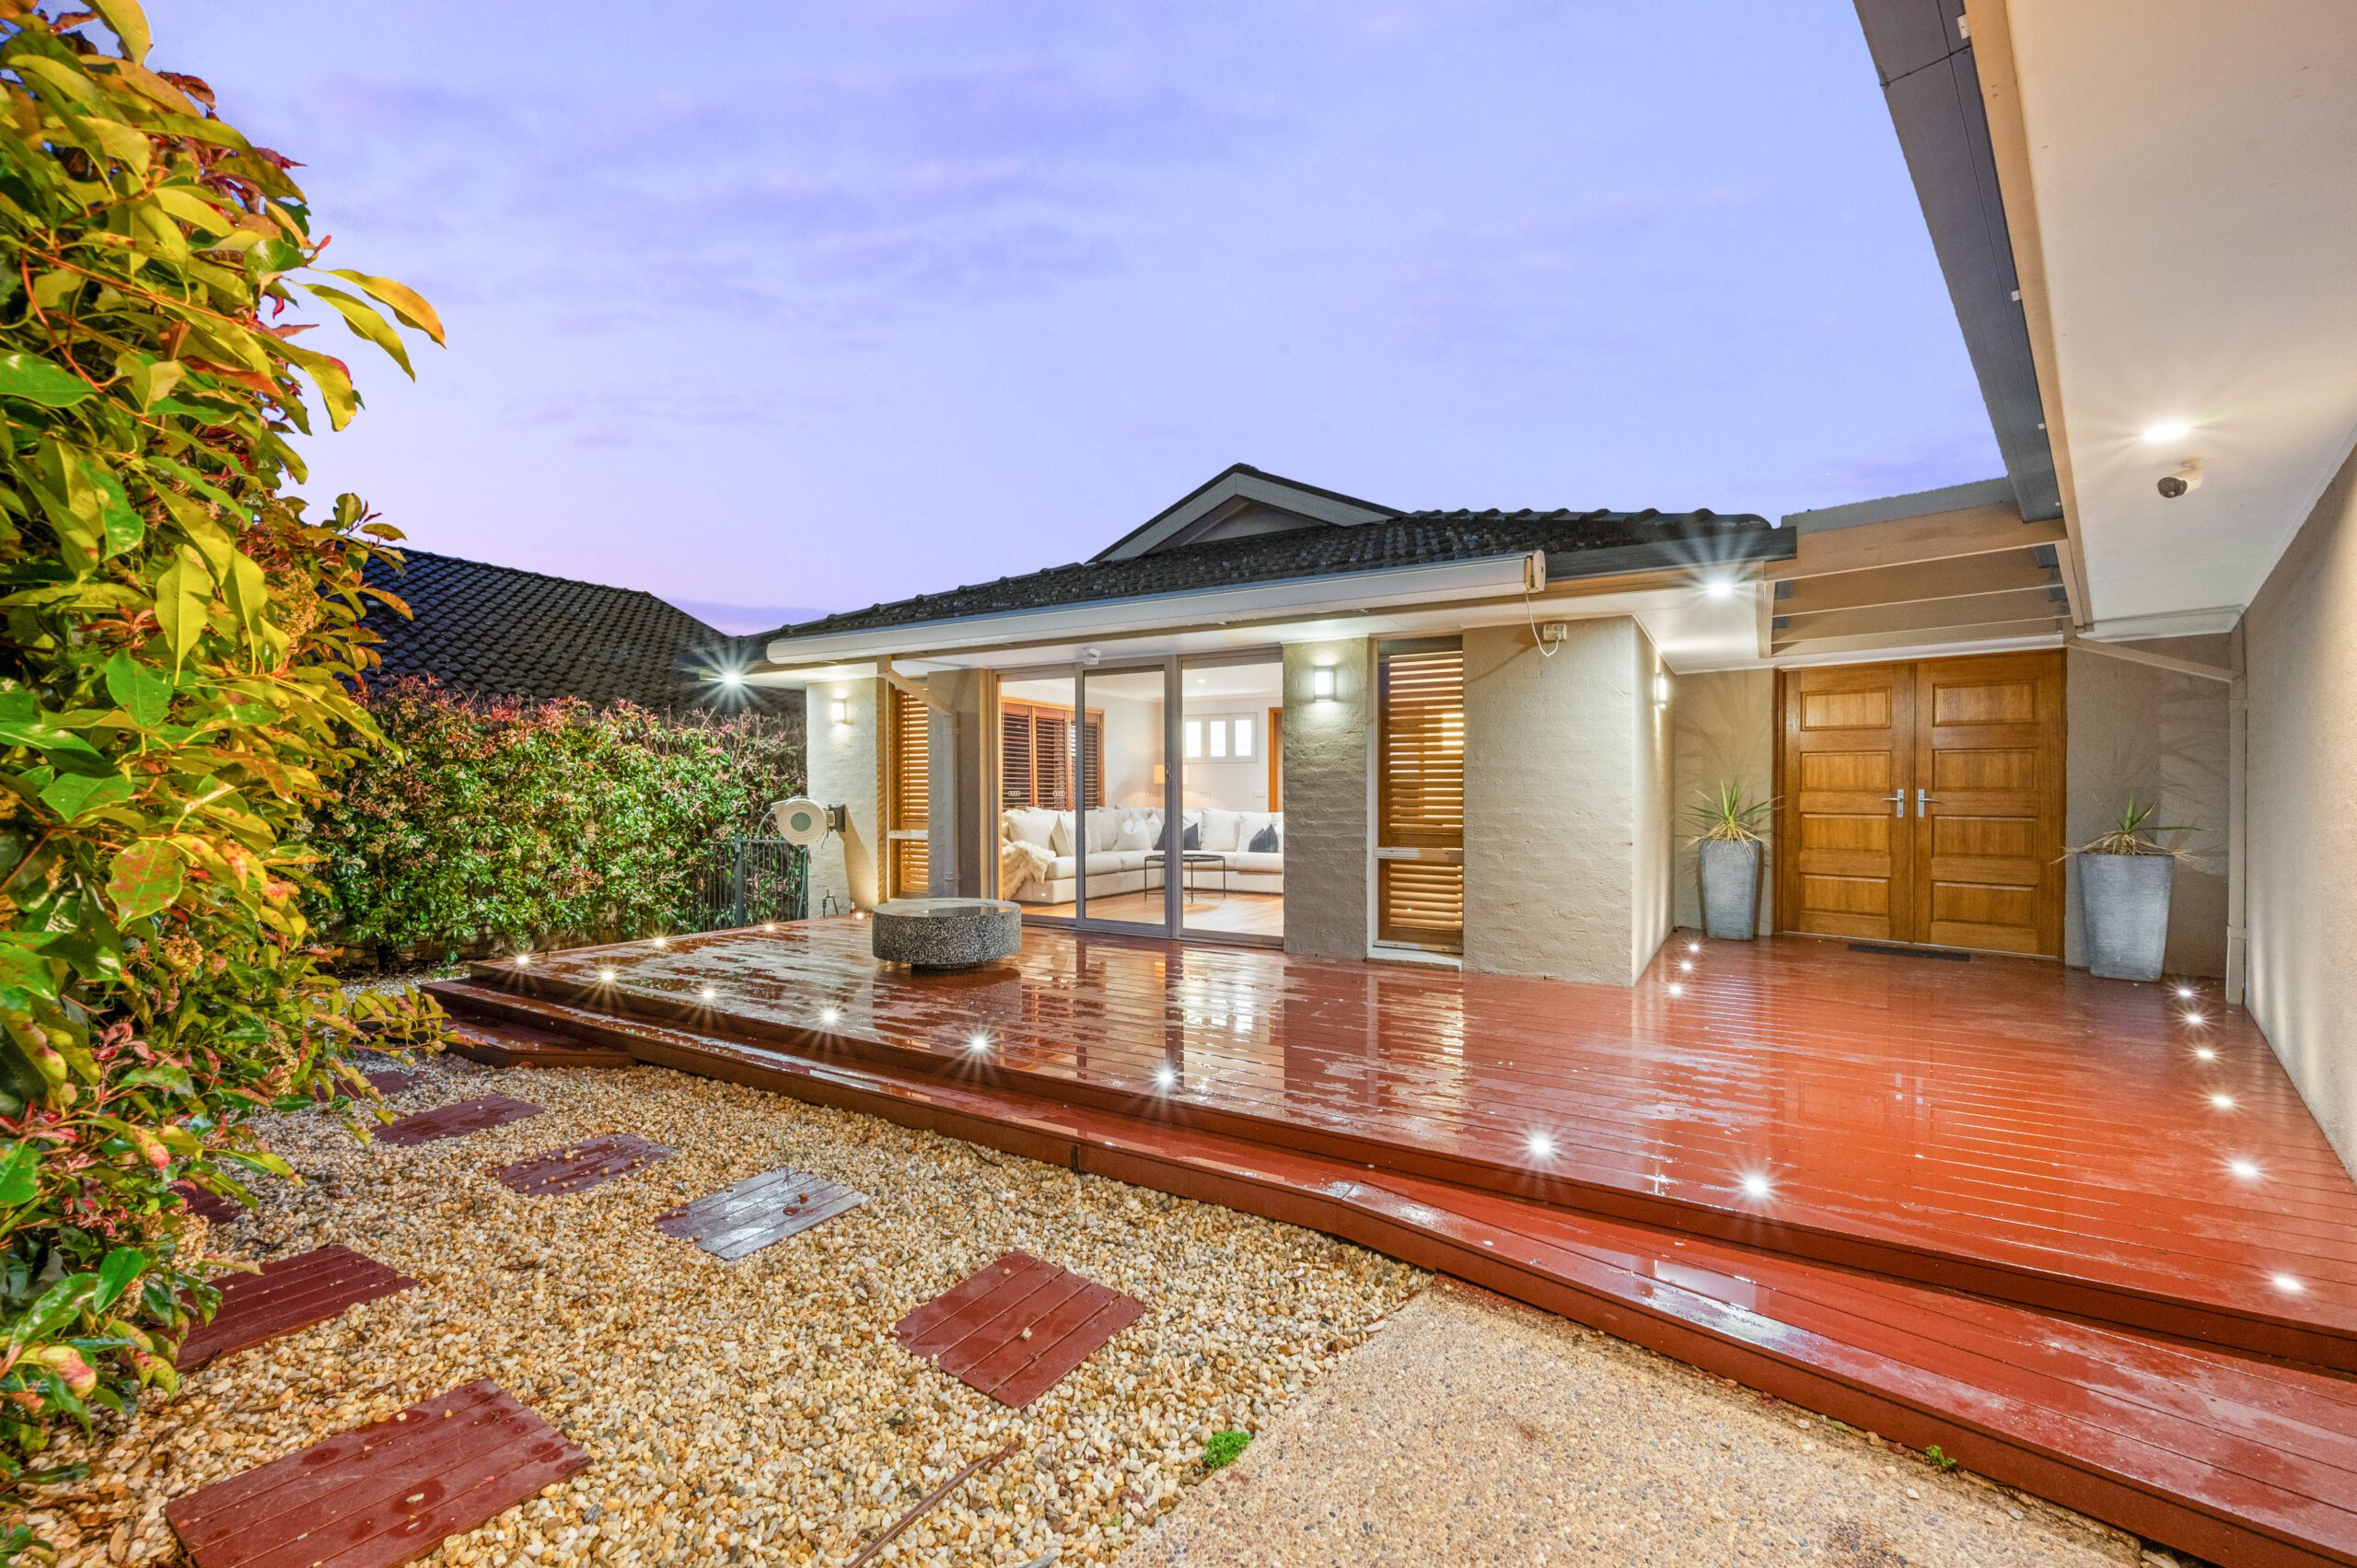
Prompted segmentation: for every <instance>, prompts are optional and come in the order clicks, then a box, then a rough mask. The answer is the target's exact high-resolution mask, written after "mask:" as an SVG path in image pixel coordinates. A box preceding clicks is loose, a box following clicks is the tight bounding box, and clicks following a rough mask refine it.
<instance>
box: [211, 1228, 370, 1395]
mask: <svg viewBox="0 0 2357 1568" xmlns="http://www.w3.org/2000/svg"><path fill="white" fill-rule="evenodd" d="M416 1283H417V1282H416V1281H415V1280H413V1279H411V1278H409V1277H408V1276H407V1275H405V1274H401V1273H396V1272H394V1271H393V1270H391V1269H389V1268H387V1267H386V1266H385V1265H384V1264H382V1263H379V1262H378V1261H377V1260H375V1259H374V1258H371V1257H368V1256H366V1254H364V1253H359V1252H354V1250H353V1249H350V1248H349V1247H322V1248H319V1249H317V1250H315V1251H310V1252H305V1253H301V1254H299V1255H297V1256H296V1257H293V1258H281V1259H278V1260H276V1261H274V1262H269V1263H264V1264H263V1265H262V1266H261V1272H260V1273H258V1274H233V1275H231V1276H230V1277H229V1278H228V1279H226V1280H224V1281H223V1282H222V1283H221V1305H220V1307H218V1308H217V1309H216V1310H215V1312H214V1314H213V1318H212V1321H210V1322H207V1323H200V1324H198V1325H197V1326H196V1327H195V1328H193V1329H192V1330H189V1335H188V1338H187V1339H186V1340H184V1341H182V1342H181V1344H180V1354H179V1355H177V1356H175V1357H174V1358H173V1360H174V1364H175V1365H178V1366H179V1368H180V1370H181V1371H182V1372H187V1371H190V1370H192V1369H193V1368H195V1367H199V1366H203V1365H204V1364H205V1363H206V1362H209V1361H214V1360H217V1359H218V1358H219V1357H221V1356H225V1355H228V1354H230V1353H233V1352H236V1351H241V1350H246V1349H249V1348H250V1347H251V1346H254V1345H258V1344H260V1343H261V1342H263V1341H264V1340H274V1339H276V1338H278V1336H279V1335H281V1334H291V1333H293V1332H294V1331H295V1330H297V1329H308V1328H309V1327H310V1326H311V1325H312V1324H314V1323H324V1322H326V1321H327V1320H328V1319H329V1318H333V1317H336V1316H338V1315H339V1314H341V1313H342V1312H343V1310H344V1308H346V1307H356V1306H358V1305H359V1304H360V1303H362V1302H364V1301H374V1300H376V1299H377V1297H378V1296H380V1295H394V1294H395V1293H396V1292H400V1291H404V1290H408V1289H410V1288H411V1287H412V1286H414V1285H415V1284H416Z"/></svg>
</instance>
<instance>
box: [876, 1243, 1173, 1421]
mask: <svg viewBox="0 0 2357 1568" xmlns="http://www.w3.org/2000/svg"><path fill="white" fill-rule="evenodd" d="M1144 1311H1145V1307H1144V1306H1143V1305H1142V1304H1140V1303H1139V1302H1136V1301H1133V1300H1132V1299H1131V1298H1130V1297H1128V1296H1126V1295H1122V1294H1121V1293H1120V1292H1119V1291H1117V1290H1110V1289H1108V1288H1107V1287H1106V1286H1104V1285H1101V1284H1098V1283H1097V1282H1096V1281H1094V1280H1088V1279H1083V1278H1082V1277H1081V1276H1080V1275H1078V1274H1075V1273H1074V1272H1072V1271H1071V1270H1069V1269H1059V1268H1057V1267H1056V1266H1055V1265H1054V1264H1053V1263H1043V1262H1041V1261H1040V1260H1039V1259H1037V1258H1034V1257H1032V1256H1031V1255H1030V1254H1029V1253H1028V1252H1010V1253H1008V1254H1007V1255H1006V1256H1005V1257H1004V1258H1001V1259H1000V1260H998V1261H997V1262H995V1263H993V1264H992V1265H991V1266H990V1267H988V1268H986V1269H984V1270H982V1271H981V1272H980V1273H978V1274H976V1275H974V1276H973V1277H972V1278H971V1279H969V1280H967V1281H965V1282H963V1283H959V1284H955V1285H952V1286H951V1287H950V1288H949V1289H948V1290H946V1291H945V1292H944V1293H943V1294H941V1295H936V1296H935V1297H934V1298H933V1299H932V1300H931V1301H928V1302H926V1303H925V1304H924V1305H923V1307H918V1308H917V1309H916V1310H915V1311H913V1312H911V1313H910V1314H909V1315H908V1316H907V1317H905V1318H901V1319H900V1322H899V1323H897V1324H895V1325H894V1326H893V1329H892V1332H893V1334H894V1336H895V1337H896V1338H898V1339H899V1340H900V1345H901V1348H903V1349H904V1350H907V1351H908V1352H909V1353H911V1354H913V1355H921V1356H923V1357H924V1358H925V1359H926V1360H928V1361H930V1362H932V1363H933V1364H934V1365H935V1366H938V1367H940V1368H941V1370H943V1371H944V1372H946V1373H948V1374H949V1375H950V1376H952V1377H955V1378H957V1379H958V1381H959V1382H960V1383H963V1384H965V1385H966V1386H967V1387H968V1388H975V1389H979V1390H980V1391H981V1392H982V1393H985V1394H988V1395H989V1396H990V1397H991V1398H992V1399H993V1400H998V1401H999V1403H1001V1404H1003V1405H1012V1406H1014V1407H1015V1408H1016V1409H1017V1410H1020V1409H1022V1408H1023V1407H1024V1406H1025V1405H1028V1404H1029V1403H1030V1402H1031V1401H1032V1400H1036V1399H1038V1398H1039V1396H1040V1395H1042V1394H1044V1393H1046V1392H1047V1391H1048V1390H1049V1389H1050V1388H1054V1387H1055V1385H1056V1382H1057V1380H1058V1379H1060V1378H1062V1376H1063V1375H1064V1374H1065V1373H1067V1372H1070V1371H1071V1370H1072V1369H1073V1368H1074V1367H1075V1366H1078V1365H1080V1364H1081V1363H1082V1362H1084V1361H1086V1360H1087V1359H1088V1358H1089V1356H1091V1355H1092V1354H1094V1353H1096V1351H1097V1348H1098V1347H1099V1346H1101V1345H1103V1344H1104V1343H1105V1342H1107V1341H1108V1340H1109V1339H1111V1338H1112V1337H1113V1336H1114V1335H1115V1334H1118V1333H1120V1331H1121V1330H1123V1329H1126V1328H1128V1327H1129V1326H1130V1325H1131V1324H1132V1323H1133V1322H1135V1321H1137V1318H1138V1317H1139V1315H1140V1314H1141V1313H1143V1312H1144Z"/></svg>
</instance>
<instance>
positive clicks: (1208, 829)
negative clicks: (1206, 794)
mask: <svg viewBox="0 0 2357 1568" xmlns="http://www.w3.org/2000/svg"><path fill="white" fill-rule="evenodd" d="M1243 825H1244V813H1242V812H1241V811H1221V810H1217V809H1214V808H1212V807H1205V808H1204V811H1203V842H1202V848H1204V849H1207V850H1213V851H1220V850H1231V849H1241V848H1243V847H1244V846H1243V844H1242V842H1240V841H1238V840H1237V836H1236V835H1237V829H1239V828H1241V827H1242V826H1243Z"/></svg>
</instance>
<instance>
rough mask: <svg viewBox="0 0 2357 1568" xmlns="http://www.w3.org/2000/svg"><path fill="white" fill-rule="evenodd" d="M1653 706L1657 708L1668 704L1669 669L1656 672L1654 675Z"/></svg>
mask: <svg viewBox="0 0 2357 1568" xmlns="http://www.w3.org/2000/svg"><path fill="white" fill-rule="evenodd" d="M1654 706H1655V707H1657V708H1666V707H1667V706H1669V671H1667V670H1666V669H1665V670H1661V671H1658V672H1656V673H1655V676H1654Z"/></svg>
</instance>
